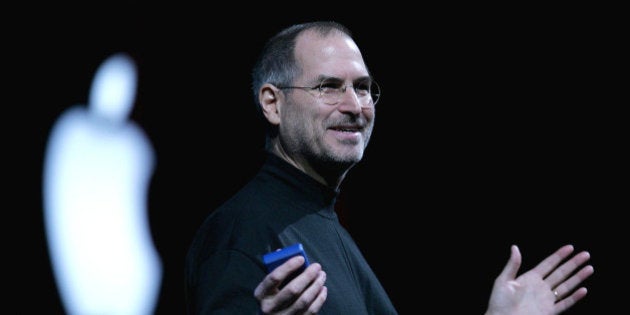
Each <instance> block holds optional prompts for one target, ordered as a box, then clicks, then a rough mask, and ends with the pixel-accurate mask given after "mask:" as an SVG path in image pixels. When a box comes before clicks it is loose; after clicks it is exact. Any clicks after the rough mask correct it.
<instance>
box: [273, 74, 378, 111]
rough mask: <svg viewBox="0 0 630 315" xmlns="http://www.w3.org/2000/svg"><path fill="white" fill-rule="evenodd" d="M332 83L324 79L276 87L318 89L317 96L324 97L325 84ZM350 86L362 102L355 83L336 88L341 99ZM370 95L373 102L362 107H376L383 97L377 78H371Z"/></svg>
mask: <svg viewBox="0 0 630 315" xmlns="http://www.w3.org/2000/svg"><path fill="white" fill-rule="evenodd" d="M330 83H331V82H330V81H327V80H324V81H322V82H320V83H319V84H317V85H315V86H276V87H277V88H278V89H280V90H284V89H299V90H304V91H306V90H309V91H315V90H317V93H319V94H318V95H317V97H318V98H323V97H322V95H324V92H323V89H324V88H325V87H324V84H330ZM374 86H376V88H377V90H378V91H377V92H374V91H373V89H372V87H374ZM348 87H352V89H353V90H354V94H355V95H357V98H359V103H361V101H360V100H361V98H360V97H359V94H358V92H357V90H356V88H355V87H354V85H353V84H344V85H342V86H340V87H338V88H335V89H336V90H338V91H339V92H340V93H339V97H340V98H339V99H340V100H341V96H342V95H343V94H345V93H346V90H347V89H348ZM327 88H328V89H330V87H327ZM369 96H370V101H371V104H368V105H364V104H361V106H362V107H375V106H376V103H378V101H379V100H380V98H381V86H380V85H379V84H378V83H376V81H375V80H371V81H370V91H369ZM374 96H376V100H374ZM324 103H326V102H324ZM338 103H339V101H337V102H335V103H326V104H327V105H336V104H338Z"/></svg>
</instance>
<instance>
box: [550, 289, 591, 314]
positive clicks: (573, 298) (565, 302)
mask: <svg viewBox="0 0 630 315" xmlns="http://www.w3.org/2000/svg"><path fill="white" fill-rule="evenodd" d="M587 292H588V291H587V290H586V288H579V289H578V290H575V292H573V294H571V295H570V296H567V297H566V298H564V299H562V300H560V301H558V302H557V303H556V304H555V306H554V310H555V312H554V313H555V314H560V313H562V312H564V311H566V310H567V309H569V308H571V306H573V305H574V304H575V303H577V302H578V301H579V300H581V299H583V298H584V297H585V296H586V293H587Z"/></svg>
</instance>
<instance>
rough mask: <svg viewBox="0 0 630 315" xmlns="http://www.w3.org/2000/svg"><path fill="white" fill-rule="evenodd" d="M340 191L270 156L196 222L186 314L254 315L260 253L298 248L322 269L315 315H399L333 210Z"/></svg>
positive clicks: (188, 262) (262, 273)
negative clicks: (321, 297) (323, 290)
mask: <svg viewBox="0 0 630 315" xmlns="http://www.w3.org/2000/svg"><path fill="white" fill-rule="evenodd" d="M337 195H338V191H335V190H333V189H331V188H329V187H326V186H324V185H322V184H320V183H318V182H317V181H315V180H314V179H313V178H311V177H310V176H308V175H307V174H305V173H303V172H302V171H300V170H298V169H296V168H295V167H293V166H292V165H290V164H288V163H287V162H285V161H284V160H282V159H281V158H279V157H277V156H275V155H274V154H269V155H268V157H267V160H266V161H265V163H264V165H263V166H262V168H261V169H260V171H259V172H258V174H257V175H256V176H254V177H253V178H252V180H251V181H249V182H248V183H247V184H246V185H245V186H244V187H243V188H242V189H241V190H240V191H238V192H237V193H236V194H235V195H234V196H233V197H232V198H231V199H229V200H228V201H227V202H225V203H224V204H223V205H221V206H220V207H219V208H218V209H216V210H215V211H213V212H211V214H210V215H209V216H208V217H207V218H206V220H205V221H204V222H203V223H202V225H201V226H200V228H199V230H198V231H197V233H196V235H195V238H194V240H193V242H192V244H191V247H190V248H189V251H188V255H187V257H186V300H187V307H188V311H189V313H190V314H256V313H257V312H258V310H259V305H258V301H257V300H256V298H255V297H254V289H255V288H256V286H257V285H258V284H259V283H260V281H262V279H263V278H264V277H265V275H266V273H267V270H266V268H265V266H264V265H263V262H262V255H263V254H265V253H267V252H271V251H274V250H276V249H278V248H281V247H285V246H288V245H292V244H295V243H298V242H299V243H302V245H303V246H304V250H305V251H306V255H307V256H308V259H309V261H310V262H311V263H313V262H318V263H320V264H321V266H322V269H323V270H324V271H325V272H326V284H325V285H326V287H327V288H328V297H327V299H326V302H325V303H324V306H323V307H322V309H321V310H320V312H319V314H324V315H325V314H343V315H352V314H378V315H384V314H397V312H396V310H395V309H394V306H393V305H392V303H391V301H390V299H389V297H388V296H387V294H386V292H385V290H384V289H383V287H382V286H381V284H380V282H379V281H378V279H377V278H376V276H375V274H374V272H373V271H372V269H371V268H370V266H369V265H368V263H367V262H366V261H365V258H364V257H363V255H362V254H361V252H360V250H359V248H358V247H357V245H356V243H355V242H354V241H353V239H352V237H351V236H350V235H349V234H348V232H347V231H346V229H344V228H343V226H342V225H341V224H340V223H339V219H338V217H337V214H336V213H335V210H334V205H335V201H336V198H337Z"/></svg>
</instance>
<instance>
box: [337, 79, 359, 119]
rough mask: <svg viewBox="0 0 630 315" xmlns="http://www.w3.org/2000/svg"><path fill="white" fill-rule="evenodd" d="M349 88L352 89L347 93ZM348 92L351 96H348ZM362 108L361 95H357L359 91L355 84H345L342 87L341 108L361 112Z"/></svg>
mask: <svg viewBox="0 0 630 315" xmlns="http://www.w3.org/2000/svg"><path fill="white" fill-rule="evenodd" d="M347 90H350V93H346V91H347ZM348 94H350V97H348ZM362 108H363V106H362V105H361V101H360V100H359V95H357V92H356V91H355V90H354V86H352V85H351V84H349V85H345V86H344V87H343V88H342V89H341V99H340V100H339V110H340V111H348V112H353V113H360V112H361V109H362Z"/></svg>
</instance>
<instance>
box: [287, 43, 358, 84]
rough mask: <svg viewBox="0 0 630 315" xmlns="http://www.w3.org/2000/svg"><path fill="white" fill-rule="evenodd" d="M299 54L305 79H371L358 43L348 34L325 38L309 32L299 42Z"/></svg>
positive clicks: (297, 49)
mask: <svg viewBox="0 0 630 315" xmlns="http://www.w3.org/2000/svg"><path fill="white" fill-rule="evenodd" d="M295 55H296V59H297V60H298V62H300V64H301V66H302V70H303V73H302V76H303V77H306V78H307V79H313V78H314V77H318V76H329V77H339V78H343V79H353V78H356V77H364V76H368V71H367V67H366V66H365V63H364V61H363V56H362V55H361V51H360V50H359V47H358V46H357V44H356V43H355V42H354V41H353V40H352V39H351V38H350V37H348V36H347V35H345V34H343V33H340V32H337V31H333V32H331V33H328V34H325V35H322V34H320V33H317V32H315V31H306V32H304V33H303V34H301V35H300V36H299V37H298V39H297V42H296V46H295Z"/></svg>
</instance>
